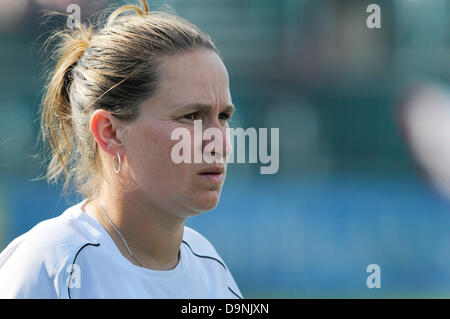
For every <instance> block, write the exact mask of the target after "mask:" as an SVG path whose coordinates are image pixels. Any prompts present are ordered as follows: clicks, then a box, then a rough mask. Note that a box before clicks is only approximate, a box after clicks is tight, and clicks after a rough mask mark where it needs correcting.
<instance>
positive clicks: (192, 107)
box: [179, 103, 236, 113]
mask: <svg viewBox="0 0 450 319" xmlns="http://www.w3.org/2000/svg"><path fill="white" fill-rule="evenodd" d="M212 108H213V106H212V105H210V104H203V103H192V104H188V105H185V106H182V107H180V108H179V110H180V111H181V112H191V111H192V112H193V111H208V110H211V109H212ZM235 110H236V107H235V106H234V105H233V104H231V105H226V106H225V108H224V110H223V111H222V112H224V111H225V112H231V113H233V112H234V111H235Z"/></svg>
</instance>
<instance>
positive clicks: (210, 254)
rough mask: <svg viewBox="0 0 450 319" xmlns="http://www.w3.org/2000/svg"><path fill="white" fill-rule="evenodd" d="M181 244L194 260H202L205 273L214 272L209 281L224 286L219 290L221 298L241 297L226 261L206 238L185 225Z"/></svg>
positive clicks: (220, 286) (217, 285)
mask: <svg viewBox="0 0 450 319" xmlns="http://www.w3.org/2000/svg"><path fill="white" fill-rule="evenodd" d="M181 244H182V245H185V246H186V247H187V250H188V253H190V254H192V255H193V256H194V258H195V259H196V260H198V261H202V262H203V264H204V265H205V270H206V272H207V273H209V274H215V275H213V278H211V282H213V283H214V285H216V287H217V288H222V287H225V289H224V290H223V291H222V290H221V291H222V292H221V293H223V292H224V294H223V295H220V296H221V298H242V293H241V292H240V290H239V288H238V286H237V284H236V282H235V281H234V278H233V276H232V274H231V272H230V270H229V269H228V267H227V265H226V263H225V262H224V261H223V259H222V258H221V257H220V255H219V254H218V252H217V251H216V249H215V248H214V246H213V245H212V244H211V243H210V242H209V240H208V239H206V238H205V237H204V236H203V235H201V234H200V233H199V232H197V231H195V230H193V229H192V228H189V227H187V226H185V227H184V236H183V241H182V243H181ZM206 264H208V265H206ZM212 269H214V271H213V270H212Z"/></svg>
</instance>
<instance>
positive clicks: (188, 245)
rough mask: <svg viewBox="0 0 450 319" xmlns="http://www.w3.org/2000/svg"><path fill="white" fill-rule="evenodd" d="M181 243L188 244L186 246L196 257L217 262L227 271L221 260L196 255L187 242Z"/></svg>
mask: <svg viewBox="0 0 450 319" xmlns="http://www.w3.org/2000/svg"><path fill="white" fill-rule="evenodd" d="M181 242H182V243H184V244H186V246H188V247H189V249H190V250H191V252H192V253H193V254H194V256H197V257H200V258H209V259H212V260H215V261H217V262H218V263H219V264H221V265H222V267H223V268H224V269H225V271H226V270H227V267H225V265H224V264H223V262H221V261H220V260H219V259H217V258H214V257H211V256H203V255H199V254H196V253H195V252H194V251H193V250H192V248H191V246H190V245H189V244H188V243H187V242H186V241H184V240H182V241H181Z"/></svg>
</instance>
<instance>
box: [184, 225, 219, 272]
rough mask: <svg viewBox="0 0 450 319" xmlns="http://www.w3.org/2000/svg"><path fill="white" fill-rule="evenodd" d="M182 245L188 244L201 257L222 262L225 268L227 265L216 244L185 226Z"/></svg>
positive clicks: (192, 251)
mask: <svg viewBox="0 0 450 319" xmlns="http://www.w3.org/2000/svg"><path fill="white" fill-rule="evenodd" d="M181 244H182V245H185V246H187V248H188V249H189V250H190V252H191V253H192V254H193V255H195V256H197V257H200V258H210V259H212V260H215V261H216V262H217V263H218V264H220V265H221V266H222V267H223V268H224V269H225V270H227V267H226V265H225V262H224V261H223V260H222V258H221V257H220V255H219V254H218V253H217V251H216V249H215V248H214V246H213V245H212V244H211V243H210V242H209V240H208V239H206V238H205V237H204V236H203V235H202V234H200V233H199V232H197V231H195V230H194V229H192V228H190V227H187V226H185V227H184V235H183V241H182V243H181Z"/></svg>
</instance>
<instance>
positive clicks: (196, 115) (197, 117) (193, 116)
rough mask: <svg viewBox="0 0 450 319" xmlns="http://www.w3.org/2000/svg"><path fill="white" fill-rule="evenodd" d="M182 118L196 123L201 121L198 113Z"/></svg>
mask: <svg viewBox="0 0 450 319" xmlns="http://www.w3.org/2000/svg"><path fill="white" fill-rule="evenodd" d="M182 118H183V119H187V120H191V121H194V120H198V119H199V115H198V113H197V112H194V113H189V114H186V115H183V116H182Z"/></svg>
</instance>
